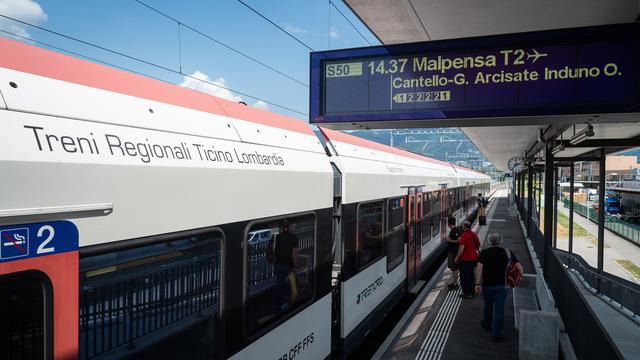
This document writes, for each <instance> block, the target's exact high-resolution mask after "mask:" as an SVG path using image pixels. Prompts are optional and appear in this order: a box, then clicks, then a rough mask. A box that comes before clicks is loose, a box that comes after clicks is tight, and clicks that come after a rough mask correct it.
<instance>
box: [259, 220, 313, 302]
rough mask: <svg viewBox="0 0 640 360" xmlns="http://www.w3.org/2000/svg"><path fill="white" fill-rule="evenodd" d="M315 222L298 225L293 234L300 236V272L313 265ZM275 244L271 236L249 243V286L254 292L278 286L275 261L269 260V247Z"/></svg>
mask: <svg viewBox="0 0 640 360" xmlns="http://www.w3.org/2000/svg"><path fill="white" fill-rule="evenodd" d="M314 231H315V230H314V223H312V222H310V223H309V224H307V225H303V226H298V229H296V231H295V232H293V234H294V235H295V236H296V237H297V238H298V248H299V254H300V259H301V261H303V262H304V263H303V266H300V272H306V271H309V270H310V269H309V268H308V267H312V266H313V262H312V259H313V247H314V243H313V242H314ZM271 246H273V244H272V240H271V238H269V239H268V240H265V241H260V242H256V243H254V244H249V245H248V247H249V248H248V252H247V255H248V259H247V261H248V262H249V264H248V265H249V266H248V286H249V291H250V292H251V293H252V294H253V293H256V292H259V291H262V290H265V289H267V288H270V287H273V286H276V278H275V272H274V267H273V261H271V262H270V261H269V257H268V251H267V250H268V249H269V247H271Z"/></svg>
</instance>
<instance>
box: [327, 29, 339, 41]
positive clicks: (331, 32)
mask: <svg viewBox="0 0 640 360" xmlns="http://www.w3.org/2000/svg"><path fill="white" fill-rule="evenodd" d="M329 37H331V38H334V39H337V38H339V37H340V33H338V29H336V28H335V27H333V26H331V27H329Z"/></svg>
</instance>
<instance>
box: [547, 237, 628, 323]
mask: <svg viewBox="0 0 640 360" xmlns="http://www.w3.org/2000/svg"><path fill="white" fill-rule="evenodd" d="M555 253H556V255H557V256H558V258H559V259H560V261H562V263H563V264H564V265H565V266H567V267H568V268H570V269H574V270H576V271H577V272H578V273H579V274H580V275H582V278H583V279H584V281H586V282H587V284H589V286H590V287H592V288H594V289H600V290H599V292H600V293H601V294H603V295H606V296H607V298H609V299H610V300H612V301H615V302H616V303H617V304H619V306H620V307H624V308H626V309H627V310H629V311H630V312H632V313H633V316H638V315H639V314H640V286H639V285H638V284H635V283H632V282H630V281H627V280H624V279H621V278H618V277H616V276H613V275H609V274H607V273H601V274H599V273H598V270H597V269H595V268H593V267H591V266H590V265H589V264H587V262H586V261H585V260H584V259H583V258H582V257H581V256H580V255H577V254H572V253H568V252H566V251H564V250H559V249H556V250H555Z"/></svg>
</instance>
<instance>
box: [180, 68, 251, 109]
mask: <svg viewBox="0 0 640 360" xmlns="http://www.w3.org/2000/svg"><path fill="white" fill-rule="evenodd" d="M198 80H202V81H198ZM205 81H206V82H205ZM214 84H215V85H214ZM216 85H218V86H216ZM180 86H184V87H186V88H189V89H193V90H196V91H200V92H203V93H206V94H210V95H213V96H217V97H220V98H223V99H227V100H230V101H235V102H238V101H242V97H240V96H238V95H234V94H233V93H232V92H231V91H229V90H227V89H223V88H221V87H220V86H224V87H227V82H226V81H225V80H224V78H222V77H219V78H217V79H215V80H211V79H210V78H209V76H208V75H207V74H205V73H203V72H200V71H198V70H196V71H195V72H193V73H192V74H190V75H189V76H185V77H184V80H183V81H182V82H181V83H180Z"/></svg>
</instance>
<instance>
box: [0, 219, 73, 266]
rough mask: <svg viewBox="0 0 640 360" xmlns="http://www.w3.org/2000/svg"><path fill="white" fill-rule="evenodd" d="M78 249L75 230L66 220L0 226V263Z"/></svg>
mask: <svg viewBox="0 0 640 360" xmlns="http://www.w3.org/2000/svg"><path fill="white" fill-rule="evenodd" d="M77 249H78V229H77V228H76V226H75V225H74V224H73V223H72V222H70V221H52V222H46V223H35V224H22V225H10V226H2V227H0V263H1V262H7V261H13V260H22V259H25V258H33V257H38V256H45V255H52V254H59V253H63V252H68V251H73V250H77Z"/></svg>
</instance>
